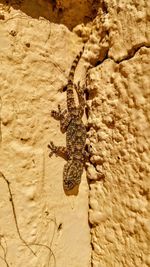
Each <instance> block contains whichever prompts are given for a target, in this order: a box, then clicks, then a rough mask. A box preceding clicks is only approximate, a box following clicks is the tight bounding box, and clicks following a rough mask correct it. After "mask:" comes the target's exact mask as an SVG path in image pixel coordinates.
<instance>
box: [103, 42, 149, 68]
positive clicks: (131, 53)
mask: <svg viewBox="0 0 150 267" xmlns="http://www.w3.org/2000/svg"><path fill="white" fill-rule="evenodd" d="M141 48H150V45H146V44H142V45H141V44H139V45H137V46H135V47H132V48H131V49H130V50H129V51H128V55H127V56H124V57H123V58H122V59H118V60H115V59H114V58H113V57H108V58H110V59H112V60H113V61H114V62H115V63H117V64H119V63H121V62H123V61H126V60H129V59H131V58H133V57H134V56H135V55H136V53H138V51H139V50H140V49H141Z"/></svg>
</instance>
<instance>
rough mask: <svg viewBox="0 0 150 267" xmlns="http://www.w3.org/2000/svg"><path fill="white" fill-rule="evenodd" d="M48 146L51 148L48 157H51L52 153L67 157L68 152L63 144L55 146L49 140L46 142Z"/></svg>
mask: <svg viewBox="0 0 150 267" xmlns="http://www.w3.org/2000/svg"><path fill="white" fill-rule="evenodd" d="M48 148H49V149H50V150H51V152H50V153H49V157H50V158H51V157H52V155H53V154H55V155H56V156H60V157H62V158H64V159H65V160H67V159H68V154H67V148H66V147H64V146H55V145H54V143H53V142H52V141H51V142H50V143H49V144H48Z"/></svg>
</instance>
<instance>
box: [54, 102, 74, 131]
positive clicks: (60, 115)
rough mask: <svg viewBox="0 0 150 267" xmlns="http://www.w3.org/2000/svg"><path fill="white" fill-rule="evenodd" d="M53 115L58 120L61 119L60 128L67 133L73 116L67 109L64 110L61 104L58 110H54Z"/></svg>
mask: <svg viewBox="0 0 150 267" xmlns="http://www.w3.org/2000/svg"><path fill="white" fill-rule="evenodd" d="M51 116H52V117H53V118H55V119H56V120H60V129H61V131H62V132H63V133H65V132H66V130H67V127H68V125H69V122H70V120H71V116H70V114H69V113H67V110H66V109H65V110H64V111H62V110H61V107H60V105H58V111H56V110H52V111H51Z"/></svg>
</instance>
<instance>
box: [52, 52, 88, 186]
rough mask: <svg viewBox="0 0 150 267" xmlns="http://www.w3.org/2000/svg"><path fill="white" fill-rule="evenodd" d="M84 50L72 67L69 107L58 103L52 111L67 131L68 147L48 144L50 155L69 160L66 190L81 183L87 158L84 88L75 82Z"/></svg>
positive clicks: (64, 173) (68, 92) (68, 93)
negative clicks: (76, 97) (63, 107)
mask: <svg viewBox="0 0 150 267" xmlns="http://www.w3.org/2000/svg"><path fill="white" fill-rule="evenodd" d="M83 50H84V48H83ZM83 50H82V51H81V52H80V53H79V54H78V55H77V56H76V58H75V59H74V61H73V63H72V66H71V69H70V73H69V77H68V83H67V85H66V88H65V89H66V90H65V91H66V93H67V109H65V110H64V111H62V110H61V107H60V105H58V111H55V110H52V111H51V116H52V117H53V118H55V119H56V120H59V121H60V129H61V131H62V133H65V132H66V147H63V146H55V145H54V143H53V142H52V141H51V142H50V143H49V144H48V148H49V149H50V154H49V157H51V156H52V155H53V154H55V155H56V156H61V157H63V158H64V159H65V160H66V161H67V163H66V164H65V165H64V169H63V188H64V190H65V191H69V190H72V189H73V188H74V187H75V186H78V185H79V184H80V182H81V176H82V173H83V169H84V163H85V158H86V151H85V144H86V127H85V125H84V123H83V120H82V116H83V113H84V108H85V99H84V90H83V88H81V86H80V83H78V84H77V85H75V84H74V74H75V70H76V67H77V65H78V62H79V60H80V58H81V56H82V53H83ZM74 90H75V91H76V93H77V96H78V106H76V104H75V99H74Z"/></svg>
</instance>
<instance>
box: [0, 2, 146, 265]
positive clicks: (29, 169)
mask: <svg viewBox="0 0 150 267" xmlns="http://www.w3.org/2000/svg"><path fill="white" fill-rule="evenodd" d="M8 2H9V4H6V1H0V7H1V13H0V19H1V20H0V60H1V65H0V88H1V103H0V104H1V128H0V129H1V151H0V155H1V156H0V171H1V172H3V174H5V176H6V177H7V179H8V180H9V181H10V185H11V190H12V194H13V200H14V204H15V210H16V217H17V222H18V225H19V230H20V233H21V237H22V238H23V239H24V240H25V241H26V242H27V243H29V244H31V243H34V244H36V245H31V247H32V249H33V250H34V251H35V252H36V253H37V256H34V255H33V254H32V253H31V251H30V250H29V248H27V247H26V246H25V245H24V243H23V242H22V241H21V239H20V238H19V235H18V232H17V230H16V224H15V218H14V216H13V212H12V206H11V202H10V201H9V197H10V195H9V192H8V187H7V184H6V182H5V181H4V179H2V178H0V183H1V186H0V266H2V267H3V266H7V267H8V266H9V267H10V266H13V267H14V266H15V267H17V266H31V267H38V266H39V267H45V266H46V267H48V266H57V267H59V266H61V267H63V266H65V267H69V266H71V267H80V266H82V267H84V266H85V267H89V266H90V262H91V265H92V266H93V267H109V266H113V267H122V266H124V267H126V266H129V267H130V266H131V267H132V266H137V267H139V266H142V267H147V266H150V254H149V247H150V207H149V202H150V191H149V188H150V182H149V178H150V173H149V168H150V167H149V166H150V159H149V150H150V125H149V120H150V115H149V114H150V113H149V103H150V99H149V95H150V94H149V91H150V78H149V77H150V67H149V58H150V31H149V28H150V27H149V26H150V25H149V18H150V14H149V12H150V7H149V3H148V1H142V0H141V1H136V0H134V1H108V0H107V1H103V2H100V1H94V2H93V1H83V2H80V1H76V3H75V2H74V1H73V0H72V1H41V0H40V1H39V0H37V1H31V3H30V5H28V3H27V1H8ZM52 3H53V5H52ZM90 5H91V6H92V8H91V9H90ZM98 6H99V10H98V13H97V16H96V17H95V18H94V16H95V11H94V10H97V9H98ZM35 7H36V8H35ZM90 10H91V13H90ZM79 11H80V12H79ZM87 13H88V16H89V18H88V19H89V20H91V21H90V22H89V23H88V24H86V25H85V24H83V23H82V24H79V25H77V24H78V23H81V22H85V15H86V14H87ZM77 14H78V16H77ZM41 17H43V18H41ZM44 18H46V19H48V20H46V19H44ZM52 21H53V22H56V23H63V24H65V25H66V26H67V27H69V29H72V27H74V26H75V25H77V26H76V27H75V28H74V29H73V32H70V31H69V30H68V29H67V28H66V26H64V25H59V24H54V23H52ZM77 35H78V36H77ZM83 42H86V45H85V51H84V55H83V59H81V62H80V64H79V68H78V70H77V74H76V81H78V80H81V82H82V83H83V82H84V80H85V75H86V69H87V67H88V66H89V64H90V66H91V67H92V68H91V69H90V70H89V75H88V76H87V81H88V94H87V96H86V98H87V105H88V111H87V115H88V118H87V125H88V130H89V131H88V140H87V142H88V143H89V144H90V145H91V148H90V152H91V158H90V163H88V166H87V177H88V182H89V186H88V184H87V180H86V174H85V172H84V175H83V177H82V182H81V185H80V188H79V193H78V195H70V196H67V195H66V194H65V192H64V191H63V187H62V172H63V165H64V161H63V159H61V158H55V157H53V158H52V159H49V158H48V149H47V143H48V142H49V140H53V141H55V143H56V144H59V145H62V144H64V143H65V136H64V135H62V134H61V133H60V130H59V123H58V122H57V121H55V120H53V119H52V118H51V117H50V110H51V109H53V108H54V109H55V108H56V107H57V105H58V104H61V105H62V107H65V105H66V96H65V93H61V92H60V89H61V88H62V87H63V86H64V85H65V84H66V83H67V75H68V72H69V68H70V66H71V63H72V61H73V59H74V57H75V55H76V54H77V53H78V52H79V51H80V49H81V47H82V45H83ZM88 220H89V225H88ZM90 231H91V236H90ZM5 241H6V242H7V244H6V243H5ZM90 242H91V245H92V246H90ZM37 244H41V245H40V246H39V245H37ZM44 246H47V247H44ZM6 248H7V254H6V255H5V251H6ZM49 248H51V250H52V251H50V249H49ZM91 251H92V256H91ZM4 259H5V261H4Z"/></svg>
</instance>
